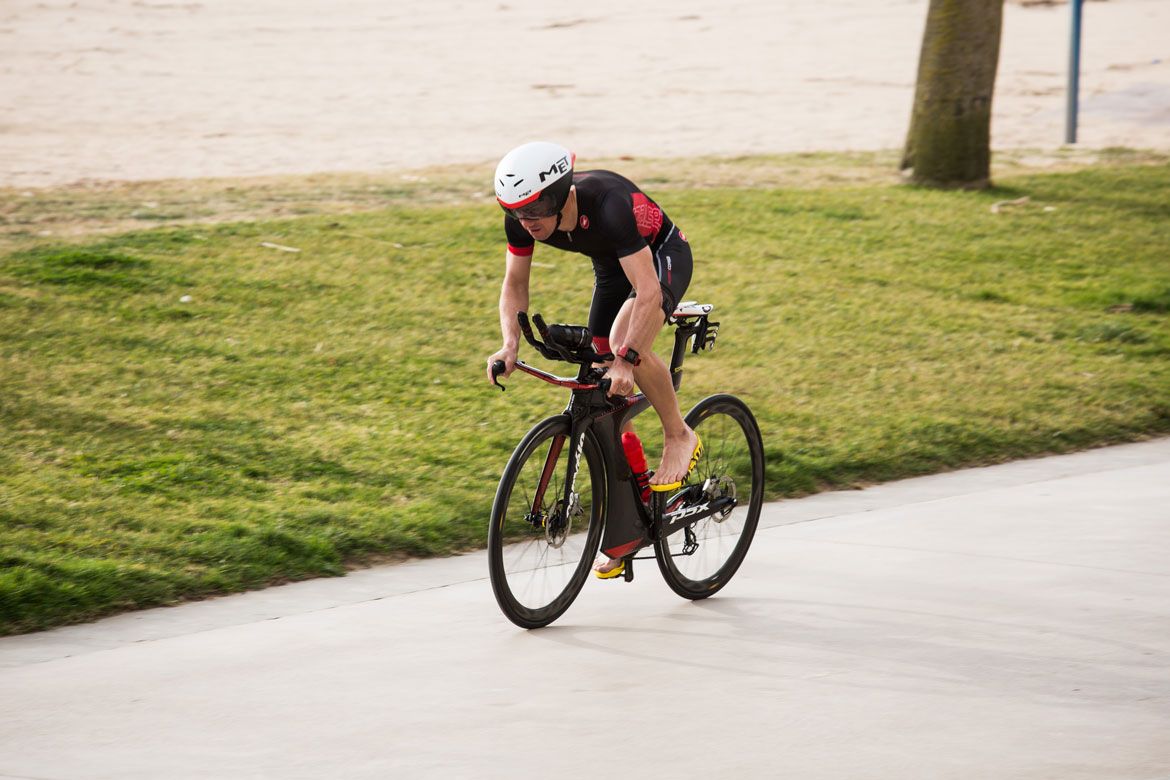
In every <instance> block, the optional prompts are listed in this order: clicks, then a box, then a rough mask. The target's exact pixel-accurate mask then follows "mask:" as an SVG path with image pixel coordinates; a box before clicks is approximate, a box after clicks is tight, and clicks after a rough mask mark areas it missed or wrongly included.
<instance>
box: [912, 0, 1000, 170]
mask: <svg viewBox="0 0 1170 780" xmlns="http://www.w3.org/2000/svg"><path fill="white" fill-rule="evenodd" d="M1002 27H1003V0H930V10H929V11H928V12H927V15H926V33H925V34H924V35H923V38H922V54H921V56H920V58H919V60H918V87H917V89H916V90H915V93H914V112H913V114H912V115H911V117H910V132H909V133H908V134H907V136H906V149H905V151H904V154H903V156H902V168H903V170H905V169H906V168H913V169H914V172H913V175H912V176H911V178H912V180H913V181H914V182H915V183H916V184H923V185H927V186H931V187H961V188H966V189H983V188H985V187H988V186H990V185H991V96H992V93H993V92H994V91H995V71H996V68H997V67H998V65H999V39H1000V31H1001V29H1002Z"/></svg>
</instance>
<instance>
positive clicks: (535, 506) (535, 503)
mask: <svg viewBox="0 0 1170 780" xmlns="http://www.w3.org/2000/svg"><path fill="white" fill-rule="evenodd" d="M567 438H568V437H567V436H555V437H553V440H552V444H551V445H549V448H548V456H547V457H545V459H544V471H543V472H542V473H541V475H540V484H539V485H538V486H537V488H536V495H535V496H533V497H532V513H533V514H536V513H537V512H539V511H540V505H541V504H543V503H544V491H545V490H547V489H548V482H549V480H550V479H552V473H553V470H554V469H555V468H556V467H557V459H558V458H560V457H561V449H562V448H563V447H564V446H565V439H567Z"/></svg>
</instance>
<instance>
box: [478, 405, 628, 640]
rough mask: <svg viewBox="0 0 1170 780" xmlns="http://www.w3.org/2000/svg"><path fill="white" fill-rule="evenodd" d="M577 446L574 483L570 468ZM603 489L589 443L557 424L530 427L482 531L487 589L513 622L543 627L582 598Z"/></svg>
mask: <svg viewBox="0 0 1170 780" xmlns="http://www.w3.org/2000/svg"><path fill="white" fill-rule="evenodd" d="M575 448H579V449H578V451H579V453H580V458H579V460H578V468H577V473H576V477H575V479H574V477H573V475H571V474H569V471H568V468H569V456H570V453H571V452H572V451H573V449H575ZM567 482H568V483H570V484H571V490H570V491H569V497H568V500H566V497H565V495H566V491H565V486H566V483H567ZM604 485H605V474H604V471H603V469H602V461H601V456H600V454H599V453H598V450H597V447H596V445H595V444H594V442H593V439H592V437H590V436H588V435H586V436H585V437H584V439H583V440H580V439H579V440H578V441H577V442H572V441H571V439H570V436H569V427H568V423H567V422H566V421H565V420H564V419H563V418H559V417H558V418H550V419H548V420H546V421H544V422H543V423H541V424H540V425H538V426H536V427H535V428H533V429H532V431H530V432H529V434H528V435H527V436H526V437H525V438H524V440H523V441H521V442H520V445H519V446H518V447H517V448H516V451H515V452H513V454H512V458H511V460H509V462H508V466H507V467H506V468H505V470H504V476H503V478H502V479H501V480H500V487H499V489H498V490H497V492H496V500H495V504H494V506H493V508H492V518H491V525H490V527H489V531H488V559H489V568H490V572H491V581H492V591H493V592H494V593H495V596H496V601H497V602H498V603H499V605H500V609H501V610H503V612H504V614H505V615H507V617H508V619H509V620H511V621H512V622H513V623H516V624H517V625H519V626H523V627H524V628H538V627H540V626H545V625H548V624H549V623H551V622H552V621H553V620H555V619H556V618H557V617H559V616H560V615H561V614H562V613H563V612H564V611H565V610H566V609H568V607H569V605H570V604H572V602H573V599H574V598H576V596H577V593H578V592H580V590H581V587H582V585H584V583H585V580H586V578H587V577H588V575H589V571H590V569H591V568H592V565H593V559H594V556H595V555H596V553H597V546H598V544H599V543H600V540H601V525H602V513H603V512H604V503H605V502H604V498H605V492H604V491H605V488H604Z"/></svg>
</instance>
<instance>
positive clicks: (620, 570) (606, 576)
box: [593, 558, 626, 580]
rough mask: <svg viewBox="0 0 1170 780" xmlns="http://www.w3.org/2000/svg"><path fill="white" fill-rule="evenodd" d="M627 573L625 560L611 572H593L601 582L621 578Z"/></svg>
mask: <svg viewBox="0 0 1170 780" xmlns="http://www.w3.org/2000/svg"><path fill="white" fill-rule="evenodd" d="M625 572H626V561H625V559H624V558H623V559H622V560H621V561H620V562H619V563H618V565H617V566H614V567H613V568H612V569H610V570H609V571H598V570H597V569H594V570H593V576H594V577H596V578H597V579H599V580H612V579H613V578H614V577H620V576H622V575H623V574H625Z"/></svg>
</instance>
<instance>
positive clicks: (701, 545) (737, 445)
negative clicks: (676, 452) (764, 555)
mask: <svg viewBox="0 0 1170 780" xmlns="http://www.w3.org/2000/svg"><path fill="white" fill-rule="evenodd" d="M686 422H687V425H689V426H691V427H692V428H693V429H695V431H697V432H698V434H699V436H700V437H701V438H702V440H703V455H702V458H701V459H700V460H699V463H698V465H697V466H695V471H694V473H693V474H692V475H691V478H690V480H689V483H690V484H698V485H702V486H703V488H704V491H703V497H702V498H701V499H696V500H694V501H688V502H687V503H698V502H699V501H709V500H714V499H718V498H727V497H730V498H734V499H735V505H734V506H733V507H732V508H730V509H728V510H727V511H726V512H722V513H719V514H716V515H712V516H710V517H705V518H703V519H701V520H698V521H696V522H695V523H693V524H692V525H689V526H686V527H684V528H682V529H679V530H678V531H676V532H675V533H673V534H671V535H670V536H669V537H665V538H662V539H659V540H658V541H657V542H656V543H655V545H654V553H655V556H656V557H657V558H658V568H659V569H660V570H661V571H662V576H663V578H664V579H665V580H666V584H667V585H669V586H670V588H671V590H673V591H674V592H675V593H677V594H678V595H680V596H682V597H684V598H688V599H703V598H706V597H708V596H710V595H713V594H714V593H716V592H718V591H719V589H720V588H722V587H723V586H724V585H726V584H727V582H728V580H730V579H731V577H732V575H733V574H735V572H736V570H737V569H739V565H740V564H741V563H743V558H744V555H746V554H747V550H748V547H749V546H751V543H752V537H754V536H755V533H756V526H757V524H758V523H759V521H760V507H761V506H762V505H763V502H764V445H763V441H762V439H761V437H760V428H759V426H758V425H757V424H756V419H755V417H753V416H752V413H751V410H749V409H748V407H747V405H746V404H744V402H743V401H741V400H739V399H738V398H736V397H734V396H730V395H713V396H710V397H709V398H704V399H703V400H702V401H700V402H699V403H698V404H696V405H695V408H693V409H691V411H690V412H689V413H688V414H687V416H686ZM684 506H685V504H684Z"/></svg>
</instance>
